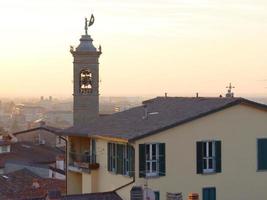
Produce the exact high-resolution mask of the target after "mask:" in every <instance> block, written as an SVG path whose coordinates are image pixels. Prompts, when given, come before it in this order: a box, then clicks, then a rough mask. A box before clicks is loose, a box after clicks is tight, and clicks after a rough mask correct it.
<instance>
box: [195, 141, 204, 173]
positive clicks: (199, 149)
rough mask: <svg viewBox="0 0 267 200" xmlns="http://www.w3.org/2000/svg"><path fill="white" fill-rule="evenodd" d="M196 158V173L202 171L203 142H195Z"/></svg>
mask: <svg viewBox="0 0 267 200" xmlns="http://www.w3.org/2000/svg"><path fill="white" fill-rule="evenodd" d="M196 149H197V152H196V155H197V160H196V162H197V163H196V166H197V174H202V173H203V142H197V147H196Z"/></svg>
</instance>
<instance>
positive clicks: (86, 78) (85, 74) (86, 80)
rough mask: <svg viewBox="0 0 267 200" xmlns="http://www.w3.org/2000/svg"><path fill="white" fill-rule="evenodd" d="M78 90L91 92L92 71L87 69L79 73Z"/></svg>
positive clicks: (84, 92)
mask: <svg viewBox="0 0 267 200" xmlns="http://www.w3.org/2000/svg"><path fill="white" fill-rule="evenodd" d="M80 92H81V93H82V94H89V93H92V73H91V72H90V71H89V70H87V69H84V70H82V71H81V73H80Z"/></svg>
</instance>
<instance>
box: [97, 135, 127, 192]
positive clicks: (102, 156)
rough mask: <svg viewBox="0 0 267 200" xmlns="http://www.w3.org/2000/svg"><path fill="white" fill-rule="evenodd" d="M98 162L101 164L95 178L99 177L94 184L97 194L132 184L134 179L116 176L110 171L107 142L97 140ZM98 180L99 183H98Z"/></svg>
mask: <svg viewBox="0 0 267 200" xmlns="http://www.w3.org/2000/svg"><path fill="white" fill-rule="evenodd" d="M96 152H97V158H96V159H97V162H98V163H100V167H99V169H98V170H95V177H97V178H96V179H95V180H94V181H93V184H96V186H95V187H96V188H97V189H96V191H97V192H105V191H112V190H114V189H116V188H118V187H120V186H122V185H125V184H127V183H129V182H131V180H132V178H130V177H127V176H122V175H116V174H114V173H110V172H109V171H108V164H107V160H108V158H107V155H108V154H107V141H105V140H99V139H97V140H96ZM96 180H97V181H96Z"/></svg>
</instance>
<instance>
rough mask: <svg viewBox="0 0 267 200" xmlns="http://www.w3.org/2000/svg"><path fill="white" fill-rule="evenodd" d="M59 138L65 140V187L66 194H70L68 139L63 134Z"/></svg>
mask: <svg viewBox="0 0 267 200" xmlns="http://www.w3.org/2000/svg"><path fill="white" fill-rule="evenodd" d="M59 138H60V139H62V140H64V141H65V181H66V183H65V184H66V185H65V187H66V194H68V140H67V139H66V138H64V137H62V136H59Z"/></svg>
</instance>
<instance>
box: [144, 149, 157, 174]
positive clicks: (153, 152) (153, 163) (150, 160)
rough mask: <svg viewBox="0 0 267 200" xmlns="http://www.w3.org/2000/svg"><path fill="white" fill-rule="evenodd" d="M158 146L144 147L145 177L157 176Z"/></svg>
mask: <svg viewBox="0 0 267 200" xmlns="http://www.w3.org/2000/svg"><path fill="white" fill-rule="evenodd" d="M158 162H159V144H147V145H146V175H147V176H157V175H158V174H159V165H158Z"/></svg>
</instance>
